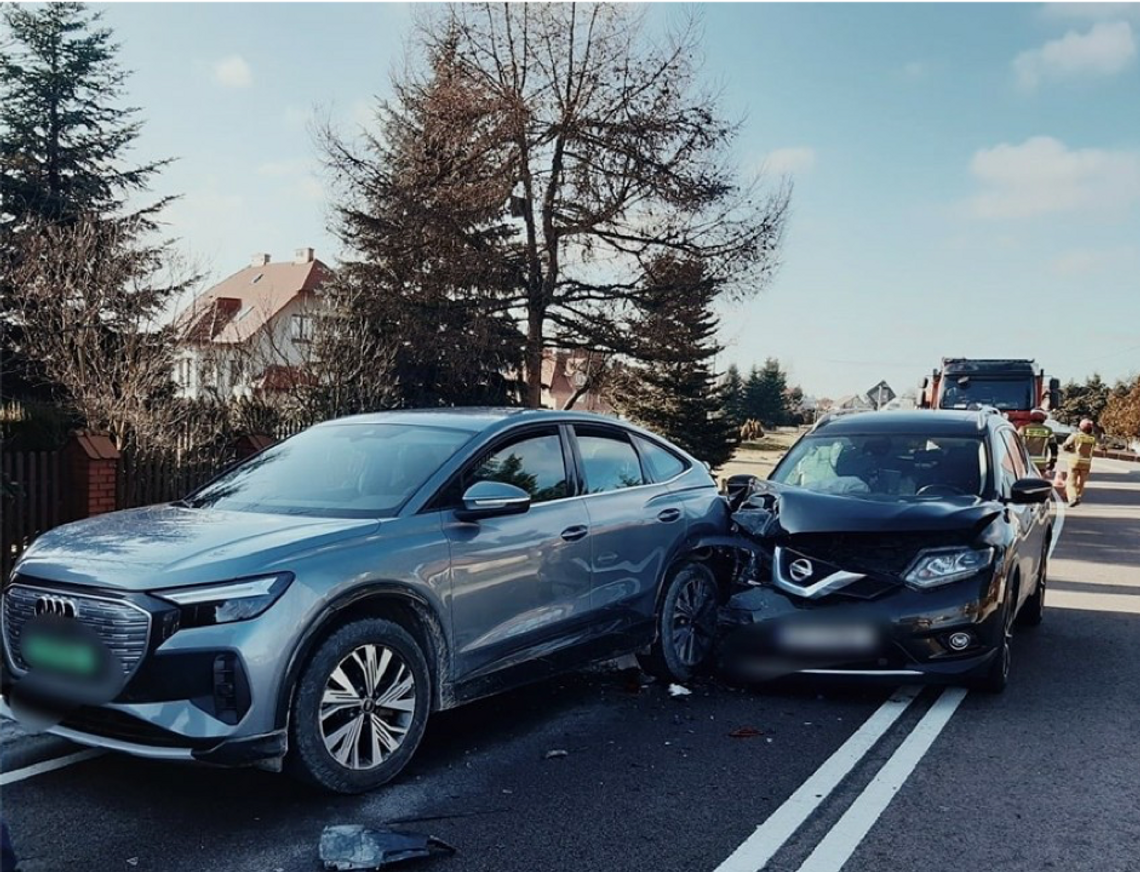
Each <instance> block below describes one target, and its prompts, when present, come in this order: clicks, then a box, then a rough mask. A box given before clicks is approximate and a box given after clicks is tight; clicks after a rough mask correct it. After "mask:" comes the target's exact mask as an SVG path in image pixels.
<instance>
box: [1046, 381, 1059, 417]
mask: <svg viewBox="0 0 1140 872" xmlns="http://www.w3.org/2000/svg"><path fill="white" fill-rule="evenodd" d="M1059 408H1061V380H1060V379H1058V378H1051V379H1049V411H1051V412H1055V411H1056V410H1057V409H1059Z"/></svg>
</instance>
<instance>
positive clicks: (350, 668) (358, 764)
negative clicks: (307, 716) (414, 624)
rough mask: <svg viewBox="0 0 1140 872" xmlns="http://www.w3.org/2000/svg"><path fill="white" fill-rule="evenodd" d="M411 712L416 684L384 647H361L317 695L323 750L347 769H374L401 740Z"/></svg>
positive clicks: (398, 658)
mask: <svg viewBox="0 0 1140 872" xmlns="http://www.w3.org/2000/svg"><path fill="white" fill-rule="evenodd" d="M415 711H416V680H415V677H414V676H413V674H412V671H411V669H410V668H409V667H408V664H407V663H406V662H405V661H404V659H403V658H402V657H401V656H400V655H399V654H398V653H397V652H396V651H394V650H393V649H391V648H388V647H386V646H384V645H361V646H359V647H358V648H356V649H355V650H353V651H352V652H351V653H350V654H349V655H348V656H347V657H345V658H344V659H343V660H341V661H340V663H339V664H338V665H337V667H336V669H334V670H333V671H332V673H331V674H330V675H329V678H328V681H327V682H325V688H324V691H323V692H322V694H321V703H320V709H319V711H318V720H319V726H320V733H321V738H322V739H323V740H324V743H325V748H326V749H327V750H328V752H329V754H330V755H331V756H332V758H333V759H334V760H336V762H337V763H339V764H340V765H341V766H344V767H346V768H348V769H356V770H360V769H374V768H376V767H377V766H379V765H380V764H381V763H383V762H384V760H386V759H387V758H388V757H389V756H390V755H391V754H393V753H394V752H395V751H396V749H397V748H399V747H400V744H401V743H402V742H403V740H404V736H405V735H406V734H407V732H408V729H409V728H410V727H411V724H412V719H413V718H414V717H415Z"/></svg>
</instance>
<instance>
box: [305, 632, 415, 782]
mask: <svg viewBox="0 0 1140 872" xmlns="http://www.w3.org/2000/svg"><path fill="white" fill-rule="evenodd" d="M431 698H432V687H431V674H430V672H429V671H428V666H427V659H426V658H425V657H424V654H423V651H422V649H421V648H420V645H419V643H417V642H416V640H415V639H413V638H412V636H411V635H410V634H409V633H408V632H407V630H405V629H404V628H403V627H401V626H399V625H397V624H394V623H392V622H391V621H385V620H380V619H368V620H362V621H355V622H353V623H351V624H348V625H346V626H344V627H341V628H340V629H339V630H337V631H336V632H335V633H333V634H332V635H331V636H329V637H328V638H327V639H326V640H325V641H324V642H322V643H321V645H320V646H319V647H318V648H317V650H316V652H315V653H314V654H313V656H312V658H311V659H310V660H309V663H308V664H307V665H306V666H305V669H304V671H303V672H302V673H301V677H300V679H299V682H298V685H297V691H296V693H295V695H294V700H293V710H292V718H291V722H290V729H289V733H290V736H289V738H290V750H289V757H288V758H287V760H286V763H287V765H288V767H289V770H290V772H291V773H292V774H294V775H295V776H297V777H299V778H300V779H302V780H304V781H308V782H310V783H312V784H316V785H317V786H319V787H323V788H325V789H326V790H330V791H333V792H334V793H364V792H366V791H369V790H373V789H374V788H377V787H379V786H380V785H381V784H384V783H385V782H386V781H389V780H391V779H392V778H394V777H395V776H396V775H398V774H399V772H400V770H402V769H403V768H404V766H406V765H407V763H408V761H409V760H410V759H411V757H412V754H413V753H415V750H416V746H417V745H419V743H420V739H421V738H423V734H424V728H425V727H426V725H427V719H428V712H429V710H430V704H431Z"/></svg>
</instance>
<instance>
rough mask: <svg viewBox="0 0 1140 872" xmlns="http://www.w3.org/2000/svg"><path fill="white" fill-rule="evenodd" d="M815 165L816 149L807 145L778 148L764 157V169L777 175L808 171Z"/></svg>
mask: <svg viewBox="0 0 1140 872" xmlns="http://www.w3.org/2000/svg"><path fill="white" fill-rule="evenodd" d="M814 166H815V149H813V148H808V147H807V146H796V147H793V148H777V149H776V150H775V151H772V152H769V153H768V155H767V156H766V157H765V158H764V171H765V172H768V173H773V174H775V175H783V174H785V173H787V174H788V175H795V174H796V173H806V172H808V171H809V170H810V169H812V168H813V167H814Z"/></svg>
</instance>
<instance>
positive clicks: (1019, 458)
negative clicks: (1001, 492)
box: [1001, 430, 1029, 481]
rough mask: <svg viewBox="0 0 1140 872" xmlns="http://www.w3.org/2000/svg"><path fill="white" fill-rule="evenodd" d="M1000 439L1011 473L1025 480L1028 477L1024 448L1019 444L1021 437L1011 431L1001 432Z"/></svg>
mask: <svg viewBox="0 0 1140 872" xmlns="http://www.w3.org/2000/svg"><path fill="white" fill-rule="evenodd" d="M1001 435H1002V438H1003V439H1004V440H1005V447H1006V452H1007V453H1008V455H1009V459H1010V463H1011V464H1012V466H1013V472H1014V475H1015V476H1016V478H1015V479H1014V480H1015V481H1016V480H1017V479H1018V478H1025V477H1026V476H1027V475H1029V467H1028V466H1027V465H1026V462H1025V448H1024V446H1023V445H1022V444H1021V437H1019V436H1018V435H1017V434H1016V433H1014V432H1013V431H1012V430H1003V431H1002V434H1001Z"/></svg>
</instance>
